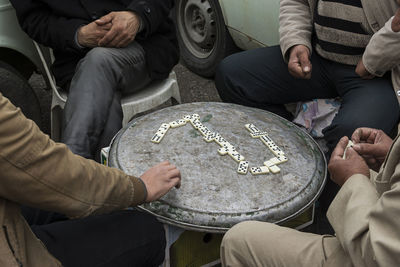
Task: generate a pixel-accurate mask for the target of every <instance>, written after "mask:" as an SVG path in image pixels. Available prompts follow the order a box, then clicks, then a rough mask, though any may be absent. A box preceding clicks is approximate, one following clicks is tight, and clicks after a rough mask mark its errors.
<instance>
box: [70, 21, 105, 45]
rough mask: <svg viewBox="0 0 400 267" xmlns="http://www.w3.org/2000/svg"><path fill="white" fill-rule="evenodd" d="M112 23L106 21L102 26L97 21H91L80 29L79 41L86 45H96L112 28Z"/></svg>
mask: <svg viewBox="0 0 400 267" xmlns="http://www.w3.org/2000/svg"><path fill="white" fill-rule="evenodd" d="M111 26H112V25H111V23H105V24H103V25H101V26H99V25H98V24H96V23H95V22H91V23H89V24H87V25H85V26H82V27H80V28H79V30H78V43H79V44H80V45H81V46H84V47H90V48H92V47H96V46H98V43H99V41H100V40H101V39H102V38H103V37H104V36H105V35H106V33H107V32H108V31H109V30H110V29H111Z"/></svg>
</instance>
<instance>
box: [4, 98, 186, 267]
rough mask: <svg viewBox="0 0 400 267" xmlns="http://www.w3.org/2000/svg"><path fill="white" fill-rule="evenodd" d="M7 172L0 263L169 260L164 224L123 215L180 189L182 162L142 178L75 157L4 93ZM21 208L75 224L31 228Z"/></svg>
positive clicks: (139, 215)
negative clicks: (59, 216) (60, 216)
mask: <svg viewBox="0 0 400 267" xmlns="http://www.w3.org/2000/svg"><path fill="white" fill-rule="evenodd" d="M0 168H1V173H0V224H1V225H2V228H1V229H0V234H1V239H0V254H1V257H0V266H31V267H34V266H38V267H42V266H61V264H62V265H63V266H113V267H115V266H145V267H147V266H159V265H160V264H161V263H162V262H163V259H164V251H165V236H164V228H163V226H162V224H161V223H159V222H158V221H157V220H156V219H155V218H154V217H153V216H151V215H149V214H146V213H143V212H140V211H137V210H126V211H118V210H121V209H124V208H126V207H132V206H136V205H138V204H141V203H143V202H149V201H154V200H156V199H158V198H160V197H161V196H163V195H164V194H166V193H167V192H168V191H169V190H170V189H171V188H172V187H174V186H176V187H179V185H180V172H179V170H178V169H177V168H176V167H175V166H174V165H171V164H169V163H168V162H163V163H160V164H158V165H156V166H154V167H152V168H150V169H149V170H147V171H146V172H145V173H144V174H143V175H142V176H141V177H140V178H137V177H134V176H130V175H127V174H125V173H123V172H122V171H120V170H117V169H112V168H108V167H106V166H103V165H100V164H98V163H96V162H94V161H92V160H87V159H84V158H82V157H80V156H77V155H74V154H73V153H71V152H70V151H69V150H68V149H67V147H66V146H65V145H63V144H56V143H54V142H53V141H52V140H50V139H49V137H48V136H47V135H44V134H43V133H41V132H40V130H39V128H38V127H37V126H36V125H35V124H34V123H33V122H32V121H30V120H27V119H26V118H25V117H24V116H23V115H22V113H21V111H20V110H19V109H17V108H16V107H14V106H13V105H12V104H11V103H10V102H9V101H8V100H7V99H6V98H5V97H3V96H2V95H1V94H0ZM20 205H26V206H31V207H35V208H38V209H42V210H48V211H54V212H58V213H61V214H66V215H67V216H69V217H70V218H73V219H71V220H64V221H58V222H53V223H48V224H42V225H33V226H32V228H30V227H29V226H28V224H27V222H26V221H25V220H24V218H23V217H22V216H21V210H20ZM112 211H115V212H113V213H110V214H105V213H109V212H112ZM101 214H103V215H101ZM89 215H93V216H90V217H87V216H89ZM84 217H86V218H84ZM48 222H51V218H50V220H49V221H48ZM42 242H43V243H44V245H45V246H43V243H42Z"/></svg>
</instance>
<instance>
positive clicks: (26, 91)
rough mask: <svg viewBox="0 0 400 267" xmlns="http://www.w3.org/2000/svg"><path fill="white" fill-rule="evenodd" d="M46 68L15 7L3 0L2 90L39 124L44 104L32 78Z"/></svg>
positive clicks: (0, 22)
mask: <svg viewBox="0 0 400 267" xmlns="http://www.w3.org/2000/svg"><path fill="white" fill-rule="evenodd" d="M42 68H43V66H42V63H41V60H40V58H39V56H38V54H37V51H36V49H35V46H34V44H33V41H32V39H30V38H29V37H28V35H26V34H25V32H23V31H22V29H21V28H20V26H19V24H18V21H17V17H16V15H15V10H14V8H13V7H12V5H11V4H10V2H9V1H8V0H0V92H1V93H2V94H3V95H4V96H6V97H7V98H8V99H10V101H11V102H13V104H14V105H16V106H18V107H20V108H21V110H22V111H23V112H24V114H25V115H26V116H27V117H29V118H31V119H32V120H34V121H35V122H36V123H37V124H38V125H40V124H41V110H40V104H39V100H38V99H37V97H36V95H35V92H34V91H33V89H32V87H31V86H30V85H29V83H28V79H29V78H30V76H31V75H32V73H33V72H34V71H39V72H40V71H42Z"/></svg>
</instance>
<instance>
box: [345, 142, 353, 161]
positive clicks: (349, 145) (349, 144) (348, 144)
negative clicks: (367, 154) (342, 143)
mask: <svg viewBox="0 0 400 267" xmlns="http://www.w3.org/2000/svg"><path fill="white" fill-rule="evenodd" d="M353 145H354V143H353V141H351V140H349V142H348V143H347V146H346V148H345V149H344V152H343V159H346V152H347V149H348V148H349V147H352V146H353Z"/></svg>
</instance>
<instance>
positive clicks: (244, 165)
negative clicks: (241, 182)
mask: <svg viewBox="0 0 400 267" xmlns="http://www.w3.org/2000/svg"><path fill="white" fill-rule="evenodd" d="M248 169H249V162H248V161H244V160H242V161H241V162H239V166H238V169H237V173H239V174H246V173H247V170H248Z"/></svg>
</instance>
